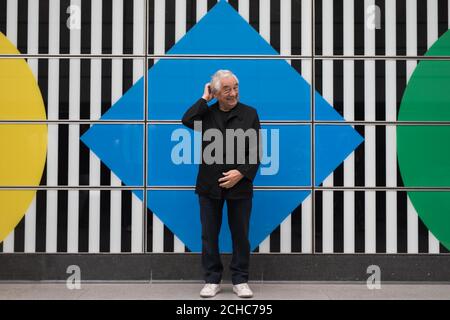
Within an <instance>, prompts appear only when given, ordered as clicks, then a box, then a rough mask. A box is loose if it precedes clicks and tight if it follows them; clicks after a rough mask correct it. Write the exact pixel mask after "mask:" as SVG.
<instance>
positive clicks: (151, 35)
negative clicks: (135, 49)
mask: <svg viewBox="0 0 450 320" xmlns="http://www.w3.org/2000/svg"><path fill="white" fill-rule="evenodd" d="M147 10H148V43H147V50H148V53H149V54H153V53H154V52H155V0H148V9H147ZM194 12H195V8H194Z"/></svg>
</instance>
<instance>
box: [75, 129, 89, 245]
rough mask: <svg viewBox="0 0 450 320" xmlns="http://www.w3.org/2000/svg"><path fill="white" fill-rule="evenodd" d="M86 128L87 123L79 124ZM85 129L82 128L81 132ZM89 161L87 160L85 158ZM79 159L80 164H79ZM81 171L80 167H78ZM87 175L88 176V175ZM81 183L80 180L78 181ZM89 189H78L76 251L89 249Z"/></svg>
mask: <svg viewBox="0 0 450 320" xmlns="http://www.w3.org/2000/svg"><path fill="white" fill-rule="evenodd" d="M81 126H82V127H83V126H85V127H86V128H88V126H87V125H81ZM84 131H85V130H83V129H82V132H81V134H82V133H84ZM87 161H88V163H89V160H87ZM81 163H82V162H81V159H80V164H81ZM80 171H81V168H80ZM88 177H89V176H88ZM80 184H81V181H80ZM89 193H90V191H89V190H80V191H79V192H78V196H79V210H78V216H79V219H78V226H79V227H78V252H88V251H89Z"/></svg>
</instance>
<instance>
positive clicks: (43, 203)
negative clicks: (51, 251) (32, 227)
mask: <svg viewBox="0 0 450 320" xmlns="http://www.w3.org/2000/svg"><path fill="white" fill-rule="evenodd" d="M47 192H48V191H45V190H39V191H38V192H37V193H36V252H45V242H46V235H47V214H46V213H47Z"/></svg>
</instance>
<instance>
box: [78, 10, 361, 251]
mask: <svg viewBox="0 0 450 320" xmlns="http://www.w3.org/2000/svg"><path fill="white" fill-rule="evenodd" d="M168 54H233V55H236V54H272V55H275V54H277V52H276V51H275V50H274V49H273V48H272V47H271V46H270V45H269V44H268V43H267V42H266V41H265V40H264V39H263V38H262V37H261V36H260V35H259V34H258V33H257V32H256V31H255V30H254V29H253V28H252V27H251V26H250V25H249V24H248V23H247V22H246V21H245V20H244V19H243V18H242V17H241V16H240V15H239V14H238V13H237V12H236V11H235V10H234V9H233V8H232V7H231V6H230V5H229V4H228V3H227V2H225V1H221V2H219V3H218V4H217V5H216V6H215V7H214V8H213V9H212V10H210V11H209V13H208V14H207V15H206V16H205V17H204V18H203V19H202V20H201V21H200V22H199V23H197V24H196V25H195V26H194V27H193V28H192V29H191V30H190V31H189V32H188V33H187V34H186V35H185V36H184V37H183V38H182V39H181V40H180V41H179V42H178V43H177V44H175V46H174V47H173V48H172V49H171V50H170V51H169V52H168ZM217 69H230V70H233V72H235V73H236V74H237V75H238V77H239V79H240V91H241V96H240V99H241V101H243V102H244V103H246V104H249V105H252V106H254V107H256V109H257V110H258V114H259V116H260V118H261V120H310V114H311V112H310V92H311V89H310V86H309V84H308V83H307V82H306V81H305V80H304V79H303V78H302V77H301V76H300V75H299V74H298V73H297V72H296V71H295V70H294V69H293V68H292V67H291V66H290V65H289V64H288V63H287V62H286V61H284V60H231V59H228V60H227V59H222V60H217V59H216V60H210V59H201V60H168V59H164V60H160V61H158V62H157V63H156V64H155V65H154V66H153V67H152V68H151V69H150V70H149V71H148V79H149V83H148V90H149V104H148V106H149V120H180V119H181V117H182V115H183V113H184V112H185V110H186V108H188V107H189V106H190V105H191V104H192V103H193V102H194V101H196V100H197V99H198V97H199V96H200V95H201V93H202V88H203V86H204V84H205V83H206V82H207V81H209V76H210V75H211V74H213V73H214V72H215V71H216V70H217ZM142 101H143V85H142V79H141V81H139V82H138V83H136V84H135V86H134V87H133V88H132V89H130V90H129V91H128V92H127V93H126V94H125V95H124V96H123V97H122V98H121V99H120V100H119V101H118V102H117V103H116V104H115V105H114V106H113V107H112V108H111V109H110V111H109V112H108V113H107V114H105V115H104V116H103V117H102V119H143V108H142V103H141V102H142ZM315 106H316V119H318V120H336V121H344V119H343V118H342V117H341V116H340V115H339V114H338V113H337V112H336V111H335V110H334V109H333V108H332V107H331V106H330V105H329V104H328V103H327V102H326V101H325V99H323V97H322V96H320V95H319V94H318V93H317V92H316V93H315ZM137 127H139V128H140V129H139V130H130V132H129V133H127V134H126V135H125V137H126V138H120V137H118V134H117V131H116V129H117V128H116V127H112V126H110V125H94V126H93V127H92V128H91V129H90V130H89V131H88V132H87V133H86V134H85V135H83V136H82V138H81V140H82V141H83V142H84V143H85V144H86V145H88V147H89V148H91V149H92V150H93V152H95V153H96V154H97V155H98V156H99V157H100V159H101V160H102V161H103V162H104V163H105V164H106V165H107V166H108V167H109V168H110V169H111V170H112V171H113V172H114V173H116V175H117V176H118V177H119V178H120V179H122V181H123V182H124V183H125V184H126V185H137V184H138V182H141V181H142V179H141V180H139V177H142V175H141V172H140V171H141V170H140V168H142V167H143V164H142V155H143V145H142V141H143V134H142V126H140V125H137ZM178 128H182V126H181V125H176V124H172V125H149V127H148V150H149V154H148V183H149V185H152V186H185V185H193V184H194V183H195V176H196V173H197V170H198V168H197V165H175V164H174V163H173V162H172V161H171V158H170V155H171V150H172V148H173V147H174V145H175V144H177V142H176V141H175V142H174V141H171V133H172V132H173V131H174V130H176V129H178ZM263 128H264V129H278V130H279V140H280V149H279V151H280V160H279V163H280V165H279V171H278V174H277V175H272V176H262V175H258V176H257V177H256V179H255V185H256V186H307V185H310V184H311V173H310V172H311V165H310V160H311V155H310V150H311V145H310V140H311V139H310V131H311V126H310V125H291V126H263ZM122 132H123V130H122ZM191 133H192V132H191ZM191 137H192V138H193V137H194V135H193V133H192V135H191ZM117 139H119V140H120V142H119V143H118V142H117ZM362 141H363V140H362V137H361V136H360V135H359V134H358V133H357V132H356V131H355V130H354V129H353V128H352V127H350V126H346V125H341V126H338V125H335V126H324V125H318V126H316V137H315V147H316V148H315V150H316V154H315V157H316V166H315V170H316V171H315V175H316V185H320V184H321V183H322V181H323V180H324V179H325V178H326V177H327V176H328V175H329V174H330V173H332V172H333V170H335V168H336V167H337V166H338V165H339V164H340V163H341V162H342V161H343V160H344V159H345V158H346V157H347V156H348V155H349V154H350V153H351V152H353V150H354V149H355V148H356V147H357V146H358V145H359V144H360V143H361V142H362ZM118 145H120V148H122V149H120V150H119V149H118V147H117V146H118ZM192 152H195V151H194V150H193V151H192ZM130 155H133V157H134V156H136V158H137V159H141V160H136V161H135V165H129V162H128V163H126V162H124V159H126V158H127V157H128V158H130ZM141 183H142V182H141ZM309 193H310V192H309V191H256V192H255V198H254V206H253V211H252V216H251V227H250V230H251V231H250V242H251V247H252V249H254V248H256V247H257V246H258V245H259V244H260V242H261V241H263V240H264V239H265V238H266V237H267V236H268V235H269V234H270V233H271V232H272V231H273V230H274V229H275V228H276V227H277V226H278V225H279V224H280V223H281V222H282V221H283V220H284V219H285V218H286V217H287V216H288V215H289V214H290V213H291V212H292V211H293V210H294V209H295V208H296V207H297V206H298V205H299V204H300V203H301V202H302V201H303V200H304V199H305V198H306V197H307V196H308V195H309ZM136 195H137V196H138V197H139V198H141V199H142V193H141V192H136ZM148 207H149V208H150V209H151V210H152V211H153V212H154V213H155V214H156V215H157V216H158V217H159V218H160V219H161V220H162V221H163V222H164V224H165V225H166V226H167V227H168V228H169V229H170V230H171V231H172V232H173V233H174V234H175V235H177V236H178V238H179V239H180V240H181V241H183V242H184V243H185V244H186V246H187V247H188V248H189V249H190V250H191V251H200V250H201V238H200V235H201V228H200V220H199V214H198V212H199V210H198V203H197V197H196V195H195V194H194V192H193V191H168V190H167V191H166V190H164V191H149V192H148ZM225 215H226V214H225ZM223 222H224V223H223V226H222V231H221V236H220V248H221V251H222V252H229V251H231V240H230V234H229V230H228V225H227V219H226V217H224V219H223Z"/></svg>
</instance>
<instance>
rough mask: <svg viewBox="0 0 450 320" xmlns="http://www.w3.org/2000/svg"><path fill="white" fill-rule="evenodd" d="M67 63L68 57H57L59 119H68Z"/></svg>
mask: <svg viewBox="0 0 450 320" xmlns="http://www.w3.org/2000/svg"><path fill="white" fill-rule="evenodd" d="M69 65H70V60H69V59H59V119H61V120H63V119H64V120H67V119H69V70H70V69H69ZM66 142H67V141H65V142H64V143H66Z"/></svg>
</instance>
